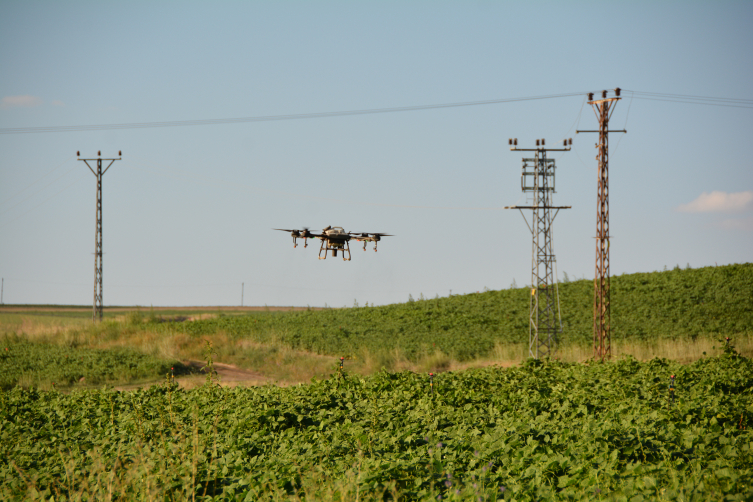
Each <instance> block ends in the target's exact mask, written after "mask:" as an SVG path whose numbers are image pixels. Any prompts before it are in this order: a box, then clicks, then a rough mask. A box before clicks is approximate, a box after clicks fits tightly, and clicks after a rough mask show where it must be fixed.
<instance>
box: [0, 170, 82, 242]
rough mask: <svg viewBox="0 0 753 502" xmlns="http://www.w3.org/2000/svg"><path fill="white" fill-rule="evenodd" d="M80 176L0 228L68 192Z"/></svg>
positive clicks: (0, 226)
mask: <svg viewBox="0 0 753 502" xmlns="http://www.w3.org/2000/svg"><path fill="white" fill-rule="evenodd" d="M69 172H70V171H67V172H66V174H67V173H69ZM82 175H83V173H82V174H81V175H79V176H78V177H77V178H76V179H74V180H73V182H71V183H70V184H68V185H66V186H65V187H63V188H62V189H60V190H58V191H57V192H55V193H54V194H52V195H50V196H49V197H47V198H46V199H44V200H43V201H42V202H40V203H39V204H37V205H36V206H34V207H32V208H31V209H29V210H28V211H26V212H23V213H21V214H19V215H18V216H16V217H15V218H13V219H12V220H9V221H6V222H5V223H2V224H0V228H4V227H7V226H8V225H10V224H11V223H13V222H14V221H16V220H18V219H20V218H22V217H24V216H26V215H27V214H29V213H30V212H32V211H34V210H35V209H36V208H38V207H40V206H42V205H44V204H46V203H47V202H48V201H50V200H52V199H54V198H55V197H57V196H58V195H60V194H61V193H63V192H65V191H66V190H68V189H69V188H70V187H72V186H73V185H75V184H76V183H78V181H79V180H80V179H81V177H82ZM14 207H15V206H14Z"/></svg>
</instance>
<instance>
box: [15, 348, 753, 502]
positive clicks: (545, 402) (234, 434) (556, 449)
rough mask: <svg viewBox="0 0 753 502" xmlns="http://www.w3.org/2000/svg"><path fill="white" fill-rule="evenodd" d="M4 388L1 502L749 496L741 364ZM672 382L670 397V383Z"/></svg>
mask: <svg viewBox="0 0 753 502" xmlns="http://www.w3.org/2000/svg"><path fill="white" fill-rule="evenodd" d="M726 352H727V353H726V354H723V355H721V356H718V357H713V358H706V359H703V360H700V361H697V362H695V363H693V364H690V365H680V364H678V363H675V362H672V361H667V360H660V359H656V360H653V361H650V362H647V363H640V362H637V361H635V360H632V359H626V360H622V361H619V362H615V363H608V364H566V363H558V362H544V361H534V360H529V361H528V362H527V363H526V364H524V365H522V366H520V367H517V368H511V369H497V368H486V369H478V370H469V371H465V372H460V373H444V374H441V375H439V376H437V377H436V379H435V381H434V386H433V390H434V391H433V392H432V390H431V388H430V386H429V380H428V377H427V376H426V375H420V374H415V373H410V372H402V373H386V372H383V373H379V374H377V375H374V376H372V377H368V378H365V379H360V378H353V377H348V376H345V377H344V378H341V377H338V376H334V377H332V378H331V379H327V380H324V381H320V382H315V383H312V384H310V385H305V386H295V387H289V388H277V387H271V386H269V387H259V388H234V389H229V388H222V387H219V386H217V385H214V384H213V383H211V382H208V383H207V384H206V385H205V386H203V387H201V388H198V389H194V390H192V391H184V390H181V389H179V388H177V387H176V386H175V385H173V384H171V383H170V382H166V383H165V384H164V385H160V386H154V387H151V388H149V389H145V390H138V391H134V392H114V391H112V390H88V391H75V392H73V393H71V394H69V395H65V394H61V393H58V392H55V391H51V392H44V391H38V390H33V389H32V390H23V389H21V388H15V389H13V390H11V391H0V487H1V488H0V498H2V499H3V500H27V499H36V500H41V499H44V500H51V499H52V497H54V500H74V499H75V500H131V499H136V498H138V499H144V500H194V499H195V500H227V501H230V500H342V501H352V500H406V501H407V500H426V501H428V500H439V499H441V500H482V501H489V500H518V501H529V500H530V501H533V500H537V501H547V500H628V499H629V500H659V499H661V500H688V501H690V500H716V501H725V500H728V501H732V500H751V499H752V498H753V436H751V432H750V425H751V419H752V418H753V393H752V389H753V363H752V362H751V360H750V359H746V358H743V357H740V356H738V355H737V354H736V353H735V352H734V351H733V350H731V349H728V350H727V351H726ZM673 374H674V375H676V391H675V394H676V398H675V400H674V402H673V401H671V400H670V396H669V391H668V382H669V377H670V375H673Z"/></svg>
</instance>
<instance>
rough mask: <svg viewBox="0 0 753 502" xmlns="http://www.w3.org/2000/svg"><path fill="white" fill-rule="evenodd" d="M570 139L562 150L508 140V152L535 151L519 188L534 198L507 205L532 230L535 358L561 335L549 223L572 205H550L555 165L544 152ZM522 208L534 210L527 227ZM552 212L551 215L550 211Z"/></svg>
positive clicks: (531, 350)
mask: <svg viewBox="0 0 753 502" xmlns="http://www.w3.org/2000/svg"><path fill="white" fill-rule="evenodd" d="M572 142H573V140H572V139H570V140H569V143H568V140H565V141H564V148H545V146H544V145H545V140H543V139H541V140H538V139H537V140H536V148H518V147H517V145H518V140H517V138H516V139H511V140H510V145H511V147H512V148H510V150H511V151H524V152H535V153H534V157H533V158H528V159H525V158H524V159H523V172H522V174H521V178H520V185H521V189H522V190H523V192H524V193H530V194H531V196H532V197H533V201H532V204H531V205H527V206H506V207H505V209H518V210H519V211H520V214H521V215H522V216H523V219H524V220H525V222H526V225H528V229H529V230H530V231H531V236H532V238H533V242H532V244H531V297H530V300H529V323H528V354H529V355H530V356H531V357H532V358H534V359H538V358H539V357H551V356H553V355H554V353H555V351H556V348H557V333H561V332H562V317H561V313H560V306H559V287H558V284H557V273H556V264H557V260H556V259H555V257H554V253H553V251H552V223H553V222H554V218H556V217H557V214H558V213H559V210H560V209H570V207H571V206H553V205H552V195H553V194H554V193H555V183H554V182H555V163H554V159H549V158H547V156H546V154H547V152H551V151H557V152H566V151H569V150H570V148H569V147H568V144H570V145H572ZM523 209H530V210H532V211H533V214H532V216H531V224H530V225H529V224H528V220H527V219H526V216H525V214H524V213H523ZM553 210H554V214H552V211H553Z"/></svg>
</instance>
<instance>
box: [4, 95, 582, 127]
mask: <svg viewBox="0 0 753 502" xmlns="http://www.w3.org/2000/svg"><path fill="white" fill-rule="evenodd" d="M583 94H584V93H583V92H570V93H563V94H549V95H544V96H527V97H520V98H502V99H487V100H482V101H463V102H458V103H440V104H431V105H415V106H395V107H389V108H368V109H362V110H345V111H336V112H316V113H296V114H289V115H263V116H256V117H236V118H222V119H202V120H174V121H166V122H132V123H122V124H92V125H78V126H40V127H5V128H0V134H32V133H48V132H80V131H110V130H115V129H146V128H157V127H185V126H199V125H219V124H240V123H251V122H272V121H279V120H301V119H317V118H328V117H347V116H353V115H374V114H379V113H396V112H412V111H419V110H436V109H441V108H460V107H467V106H481V105H493V104H501V103H514V102H519V101H534V100H541V99H554V98H564V97H570V96H580V95H583Z"/></svg>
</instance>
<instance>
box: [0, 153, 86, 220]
mask: <svg viewBox="0 0 753 502" xmlns="http://www.w3.org/2000/svg"><path fill="white" fill-rule="evenodd" d="M66 162H67V161H66ZM64 163H65V162H64ZM64 163H63V164H64ZM63 164H60V165H61V166H62V165H63ZM58 167H60V166H58ZM55 169H57V167H56V168H55ZM55 169H53V171H54V170H55ZM74 169H76V166H74V167H72V168H70V169H68V170H67V171H66V172H64V173H63V174H61V175H60V176H58V177H57V178H55V179H54V180H52V181H50V182H49V183H47V184H46V185H45V186H43V187H42V188H40V189H39V190H37V191H36V192H32V193H30V194H29V195H27V196H26V198H24V199H21V200H19V201H18V202H16V203H15V204H13V205H12V206H10V207H8V208H6V209H4V210H3V211H1V212H0V215H3V214H5V213H7V212H9V211H11V210H12V209H14V208H15V207H17V206H19V205H20V204H23V203H24V202H26V201H27V200H29V199H31V198H32V197H34V196H35V195H37V194H38V193H40V192H41V191H42V190H44V189H45V188H47V187H48V186H50V185H52V184H53V183H55V182H56V181H58V180H59V179H61V178H63V177H64V176H65V175H67V174H68V173H70V172H71V171H73V170H74ZM51 173H52V171H50V172H49V173H47V174H46V175H45V176H48V175H49V174H51ZM45 176H42V178H44V177H45ZM42 178H40V179H39V180H37V181H35V182H34V183H32V184H31V185H29V186H28V187H26V188H24V189H23V190H21V191H20V192H18V193H16V195H14V196H12V197H9V199H12V198H13V197H16V196H18V195H19V194H21V193H22V192H24V190H26V189H28V188H29V187H31V186H32V185H34V184H36V183H37V182H38V181H40V180H41V179H42ZM58 193H60V192H58ZM55 195H57V194H55ZM53 197H54V195H53ZM47 200H49V199H46V200H45V201H44V202H46V201H47Z"/></svg>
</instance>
